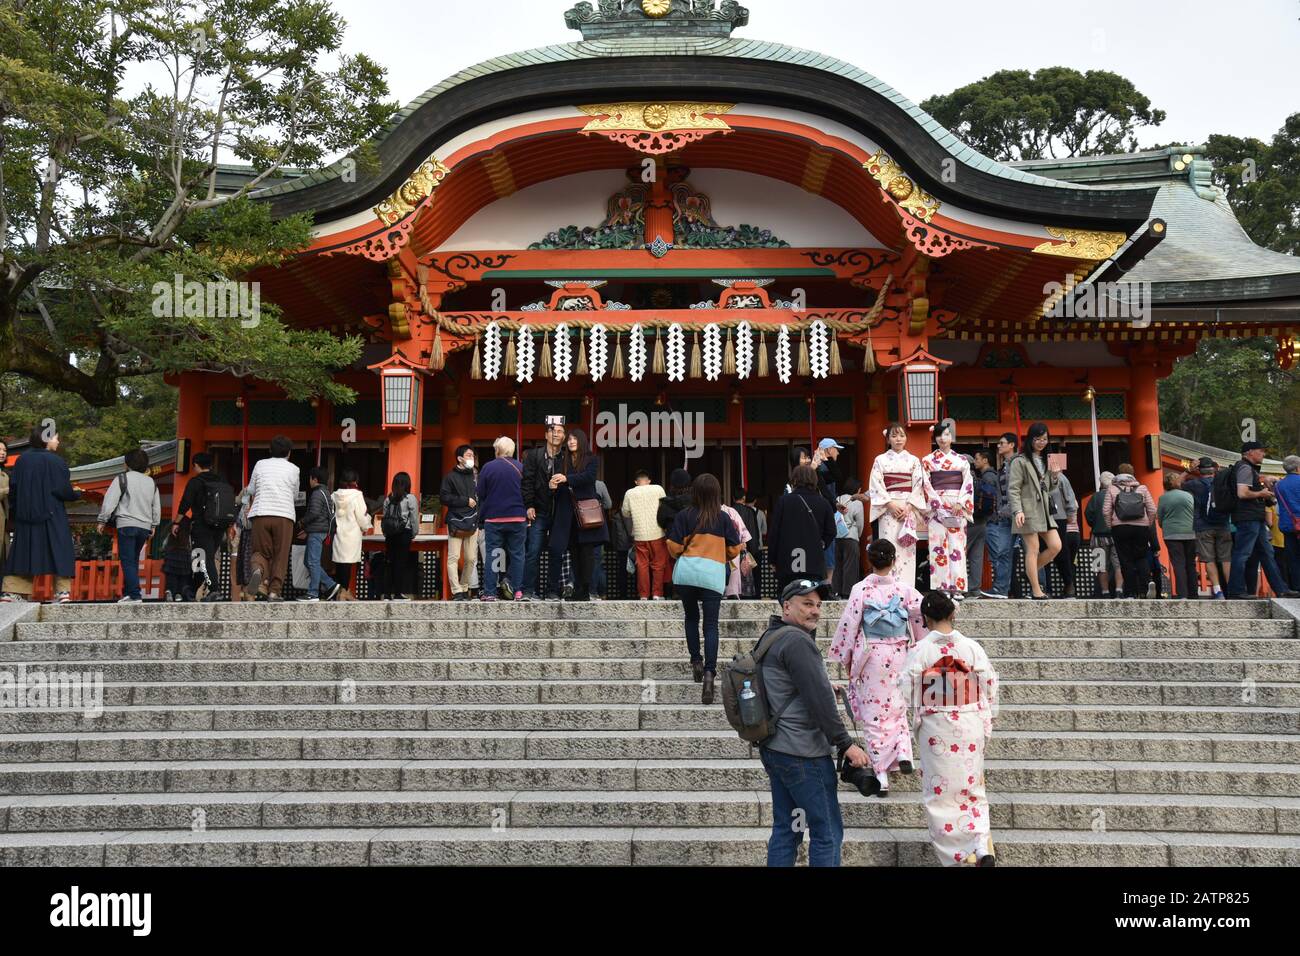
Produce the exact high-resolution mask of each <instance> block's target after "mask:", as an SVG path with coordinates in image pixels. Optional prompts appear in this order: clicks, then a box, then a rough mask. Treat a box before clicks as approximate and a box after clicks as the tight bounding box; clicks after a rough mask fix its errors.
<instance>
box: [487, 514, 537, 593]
mask: <svg viewBox="0 0 1300 956" xmlns="http://www.w3.org/2000/svg"><path fill="white" fill-rule="evenodd" d="M527 537H528V526H527V525H526V524H524V522H522V521H484V522H483V545H484V549H485V550H484V555H483V558H484V561H483V593H484V594H485V595H491V596H493V597H495V596H496V593H497V577H498V575H499V576H500V577H502V578H503V579H505V580H506V581H508V582H509V584H510V593H511V595H512V596H513V594H514V593H515V592H516V591H522V590H523V587H522V583H523V577H524V542H525V539H526V538H527ZM502 570H504V572H505V573H504V574H501V571H502Z"/></svg>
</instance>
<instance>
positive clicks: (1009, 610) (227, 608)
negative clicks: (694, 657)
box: [38, 600, 1273, 622]
mask: <svg viewBox="0 0 1300 956" xmlns="http://www.w3.org/2000/svg"><path fill="white" fill-rule="evenodd" d="M844 607H845V603H844V602H843V601H828V602H826V603H825V604H823V605H822V617H823V619H826V618H834V619H836V620H838V619H839V617H840V615H841V614H842V613H843V611H844ZM776 610H777V605H776V602H775V601H770V600H765V601H724V602H723V603H722V606H721V611H720V612H719V616H720V617H721V618H722V619H724V620H748V621H766V620H767V619H768V617H769V616H770V615H771V614H772V613H774V612H775V611H776ZM681 613H682V611H681V604H680V603H679V602H677V601H603V602H593V603H590V604H581V603H574V602H557V601H539V602H536V603H528V602H504V601H498V602H495V603H492V604H483V603H478V602H463V603H462V602H449V601H417V602H387V601H356V602H347V603H328V604H303V603H300V602H292V603H289V604H282V605H270V604H264V603H250V602H238V603H228V602H217V603H213V604H166V603H163V602H145V603H144V604H134V605H116V604H112V603H107V604H89V603H87V604H62V605H42V606H41V607H40V609H39V612H38V616H39V619H40V620H41V621H50V622H55V621H60V622H61V621H89V622H95V621H122V620H136V621H156V620H184V621H256V622H283V621H284V620H286V619H287V618H288V617H293V618H294V619H296V620H299V621H376V620H394V621H503V620H520V619H547V618H549V619H552V620H566V621H584V620H585V621H592V620H613V619H615V618H626V619H634V620H680V619H681ZM958 613H959V615H960V616H961V618H962V619H966V620H980V621H982V620H1006V619H1012V618H1019V619H1037V620H1041V619H1044V618H1088V617H1102V618H1138V619H1147V618H1192V619H1198V618H1203V619H1216V620H1222V619H1224V618H1233V619H1237V620H1247V619H1252V620H1257V619H1262V618H1269V617H1272V616H1273V608H1272V605H1271V603H1270V602H1268V601H1264V600H1258V601H1231V602H1223V601H1173V600H1170V601H1146V600H1141V601H1113V600H1102V601H1098V600H1086V601H1079V600H1068V601H1048V602H1036V601H1027V600H1022V601H982V600H975V601H967V602H964V603H963V604H962V606H961V608H960V609H959V612H958Z"/></svg>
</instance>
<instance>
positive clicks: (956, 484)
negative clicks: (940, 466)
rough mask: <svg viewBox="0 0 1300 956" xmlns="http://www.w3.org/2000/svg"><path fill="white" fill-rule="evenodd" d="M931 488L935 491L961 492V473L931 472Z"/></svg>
mask: <svg viewBox="0 0 1300 956" xmlns="http://www.w3.org/2000/svg"><path fill="white" fill-rule="evenodd" d="M930 487H931V488H933V489H934V490H935V491H961V472H960V471H932V472H930Z"/></svg>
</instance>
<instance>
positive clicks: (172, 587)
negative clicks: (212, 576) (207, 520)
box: [163, 517, 195, 601]
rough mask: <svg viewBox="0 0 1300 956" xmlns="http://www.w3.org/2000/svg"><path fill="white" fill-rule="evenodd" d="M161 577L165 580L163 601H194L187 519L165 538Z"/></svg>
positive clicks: (188, 521)
mask: <svg viewBox="0 0 1300 956" xmlns="http://www.w3.org/2000/svg"><path fill="white" fill-rule="evenodd" d="M163 576H164V577H165V578H166V594H164V596H163V600H164V601H193V600H194V586H195V573H194V561H193V558H192V557H191V556H190V519H189V518H188V517H185V518H182V519H181V520H180V523H179V524H177V525H175V526H174V530H173V531H172V533H171V534H170V535H169V536H168V538H167V545H166V546H165V547H164V548H163Z"/></svg>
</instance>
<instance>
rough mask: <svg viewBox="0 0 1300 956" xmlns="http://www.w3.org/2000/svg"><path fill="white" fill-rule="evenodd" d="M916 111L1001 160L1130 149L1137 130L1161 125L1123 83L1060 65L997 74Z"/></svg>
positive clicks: (1161, 115)
mask: <svg viewBox="0 0 1300 956" xmlns="http://www.w3.org/2000/svg"><path fill="white" fill-rule="evenodd" d="M921 108H922V109H924V110H926V111H927V112H928V113H930V115H931V116H933V117H934V118H935V119H936V120H938V121H939V122H940V123H942V124H943V125H944V126H946V127H947V128H948V129H950V130H952V132H953V133H955V134H956V135H957V136H959V137H961V138H962V139H963V140H964V141H966V142H967V143H969V144H970V145H971V146H973V147H974V148H975V149H977V150H979V151H980V152H981V153H984V154H985V155H986V156H990V157H992V158H993V159H997V160H1000V161H1002V162H1011V161H1015V160H1021V159H1045V158H1053V159H1060V158H1063V157H1067V156H1093V155H1097V154H1099V153H1115V152H1123V151H1124V150H1132V149H1137V148H1138V147H1137V131H1138V129H1139V128H1140V127H1143V126H1158V125H1160V124H1161V123H1162V122H1164V119H1165V112H1164V110H1158V109H1152V107H1151V101H1150V100H1149V99H1148V98H1147V97H1146V96H1144V95H1143V94H1142V93H1141V92H1139V91H1138V89H1137V87H1135V86H1134V85H1133V83H1132V82H1131V81H1129V80H1127V79H1125V78H1124V77H1122V76H1119V75H1118V74H1116V73H1110V72H1108V71H1106V70H1089V71H1088V72H1087V73H1080V72H1079V71H1078V70H1075V69H1071V68H1070V67H1065V66H1052V67H1045V68H1043V69H1041V70H1038V71H1037V72H1031V71H1029V70H999V71H998V72H997V73H994V74H992V75H991V76H986V77H984V79H982V80H979V81H977V82H975V83H970V84H967V85H966V86H963V87H961V88H960V89H957V90H954V91H953V92H951V93H949V94H947V95H945V96H932V97H930V98H929V99H927V100H926V101H925V102H923V103H922V104H921Z"/></svg>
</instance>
